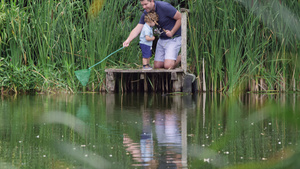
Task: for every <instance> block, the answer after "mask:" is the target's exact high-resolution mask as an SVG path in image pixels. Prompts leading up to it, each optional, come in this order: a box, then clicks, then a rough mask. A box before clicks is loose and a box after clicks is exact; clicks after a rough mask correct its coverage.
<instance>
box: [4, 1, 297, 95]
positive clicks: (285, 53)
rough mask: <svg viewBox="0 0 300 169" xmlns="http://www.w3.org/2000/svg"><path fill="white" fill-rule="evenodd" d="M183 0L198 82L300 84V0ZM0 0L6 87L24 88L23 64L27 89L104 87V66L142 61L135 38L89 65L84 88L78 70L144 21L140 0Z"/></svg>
mask: <svg viewBox="0 0 300 169" xmlns="http://www.w3.org/2000/svg"><path fill="white" fill-rule="evenodd" d="M182 3H187V4H188V8H189V9H190V13H189V23H188V24H189V26H188V28H189V29H188V45H189V47H188V64H189V65H190V66H189V68H190V69H189V71H190V72H191V73H195V74H196V75H197V76H198V80H199V82H200V83H199V84H200V89H201V90H205V89H204V88H205V87H204V86H207V90H208V91H214V92H216V91H221V92H245V91H255V92H279V91H299V90H300V77H299V74H300V68H299V67H300V66H299V63H300V61H299V58H298V53H299V44H300V43H299V39H300V33H299V29H298V27H299V25H300V23H299V22H300V21H299V19H298V18H299V15H300V12H299V11H300V10H299V2H298V1H297V0H291V1H287V2H283V1H279V0H272V1H258V0H250V1H246V0H229V1H225V0H207V1H202V0H195V1H188V2H182ZM0 4H1V6H0V9H1V12H0V30H1V33H0V50H1V51H0V56H1V57H2V58H3V59H2V60H1V65H2V69H3V72H1V77H2V80H1V87H3V88H4V90H5V92H8V91H18V90H24V91H26V90H27V89H25V88H24V87H23V86H24V85H21V83H18V82H20V81H23V80H22V77H21V76H20V74H19V75H18V73H16V72H18V71H21V74H25V73H26V72H24V71H25V70H26V71H29V72H30V73H27V74H28V76H30V77H29V78H28V79H29V80H28V82H31V83H27V82H26V83H27V84H26V85H27V86H29V89H30V90H35V91H47V90H51V89H54V90H64V91H67V92H77V91H82V90H85V89H87V90H89V91H99V90H104V87H105V86H104V84H103V82H104V81H105V76H104V75H105V73H104V69H105V68H106V67H126V68H134V67H137V66H135V64H138V65H139V64H140V62H141V53H140V50H139V48H138V38H136V39H135V40H134V41H132V42H131V45H130V46H129V47H128V48H126V49H124V50H122V51H120V52H118V53H117V54H115V55H113V56H111V57H110V58H108V59H107V60H106V61H105V62H103V63H102V64H101V65H98V66H97V67H95V68H93V69H92V74H91V76H90V80H89V84H88V85H87V88H82V86H81V85H80V83H79V81H78V80H77V79H76V77H75V75H74V71H75V70H78V69H86V68H88V67H90V66H92V65H94V64H95V63H97V62H99V61H100V60H102V59H103V58H105V57H106V56H107V55H108V54H110V53H112V52H113V51H115V50H117V49H119V48H120V47H121V46H122V42H123V41H124V40H125V39H126V38H127V36H128V34H129V32H130V31H131V30H132V29H133V28H134V27H135V25H136V24H137V23H138V21H139V18H140V14H141V12H142V7H141V5H140V2H139V1H129V0H125V1H120V2H110V1H104V0H94V1H86V0H78V1H66V0H62V1H58V0H47V1H41V0H29V1H25V0H20V1H15V0H9V1H7V0H6V1H5V0H1V3H0ZM175 5H176V7H177V8H178V7H179V6H180V5H179V4H178V3H177V4H175ZM203 61H204V62H203ZM203 70H204V71H203ZM11 75H13V76H11ZM32 79H35V80H34V85H33V83H32V81H33V80H32ZM203 83H206V84H203ZM11 86H14V87H11Z"/></svg>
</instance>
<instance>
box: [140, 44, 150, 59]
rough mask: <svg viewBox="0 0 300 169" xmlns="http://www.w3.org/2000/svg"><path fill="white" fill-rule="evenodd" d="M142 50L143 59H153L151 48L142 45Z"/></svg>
mask: <svg viewBox="0 0 300 169" xmlns="http://www.w3.org/2000/svg"><path fill="white" fill-rule="evenodd" d="M140 48H141V50H142V55H143V58H145V59H148V58H150V57H151V55H152V52H151V46H148V45H145V44H142V43H140Z"/></svg>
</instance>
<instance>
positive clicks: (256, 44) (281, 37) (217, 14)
mask: <svg viewBox="0 0 300 169" xmlns="http://www.w3.org/2000/svg"><path fill="white" fill-rule="evenodd" d="M297 4H298V2H297V1H289V2H285V3H281V4H280V2H279V1H275V0H274V1H270V2H269V3H261V2H260V1H256V0H253V1H243V0H239V1H234V0H231V1H223V0H219V1H215V0H210V1H205V3H204V2H203V1H201V0H198V1H189V8H190V11H191V12H190V14H189V22H190V23H189V33H190V34H189V36H190V37H191V39H190V42H189V43H190V46H192V47H191V48H192V49H190V50H189V52H190V55H191V56H195V58H196V59H195V60H196V61H197V63H196V65H197V69H196V72H195V73H196V74H198V75H200V74H202V73H203V72H202V71H201V69H199V67H200V66H201V63H200V61H201V60H202V58H204V59H205V63H206V64H205V66H206V67H205V74H206V77H207V86H208V88H209V90H211V91H225V92H227V91H229V92H233V91H248V90H250V91H273V90H275V91H288V90H292V85H293V86H294V88H293V90H294V91H296V90H299V77H295V76H293V75H294V73H293V72H296V70H297V71H299V66H297V65H296V64H295V63H294V64H291V62H293V60H295V59H296V58H297V57H296V56H297V52H299V48H298V47H297V45H299V38H297V36H298V35H297V34H298V33H299V31H297V30H295V28H294V27H292V26H291V25H292V24H290V23H289V22H287V21H285V18H292V20H293V21H297V22H296V23H298V22H299V20H297V19H295V18H297V17H295V16H299V12H298V11H299V10H297V9H299V5H297ZM298 18H299V17H298ZM195 35H196V36H195ZM199 44H200V45H199ZM197 46H198V47H197ZM296 60H297V59H296ZM296 63H298V62H296ZM293 70H294V71H293ZM296 86H297V87H296Z"/></svg>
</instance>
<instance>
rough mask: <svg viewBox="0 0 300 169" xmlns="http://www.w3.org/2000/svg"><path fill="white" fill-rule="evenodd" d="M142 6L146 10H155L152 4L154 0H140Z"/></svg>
mask: <svg viewBox="0 0 300 169" xmlns="http://www.w3.org/2000/svg"><path fill="white" fill-rule="evenodd" d="M140 2H141V5H142V7H143V8H144V9H145V10H146V11H147V12H150V11H154V10H155V5H154V0H140Z"/></svg>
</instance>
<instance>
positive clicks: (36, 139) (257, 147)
mask: <svg viewBox="0 0 300 169" xmlns="http://www.w3.org/2000/svg"><path fill="white" fill-rule="evenodd" d="M299 100H300V95H299V94H260V95H255V94H248V95H243V96H222V95H217V94H199V95H185V96H182V95H168V96H161V95H159V94H157V95H154V94H145V95H144V94H127V95H126V94H124V95H121V94H80V95H34V96H32V95H25V96H2V97H1V100H0V168H1V169H4V168H9V169H11V168H26V169H27V168H45V169H48V168H54V169H57V168H65V169H66V168H88V169H90V168H105V169H106V168H118V169H119V168H130V169H131V168H193V169H194V168H197V169H198V168H205V169H209V168H230V169H231V168H238V169H240V168H250V169H251V168H253V169H257V168H263V169H265V168H299V166H300V162H299V160H298V158H299V157H300V156H299V153H300V151H299V150H298V149H299V146H298V143H299V131H298V127H299V124H300V121H299V113H300V106H299V103H300V102H299Z"/></svg>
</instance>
